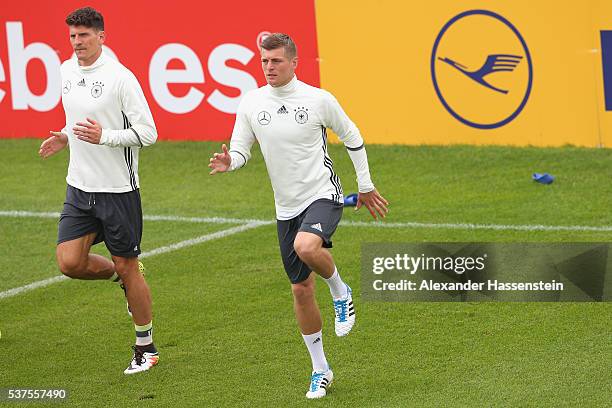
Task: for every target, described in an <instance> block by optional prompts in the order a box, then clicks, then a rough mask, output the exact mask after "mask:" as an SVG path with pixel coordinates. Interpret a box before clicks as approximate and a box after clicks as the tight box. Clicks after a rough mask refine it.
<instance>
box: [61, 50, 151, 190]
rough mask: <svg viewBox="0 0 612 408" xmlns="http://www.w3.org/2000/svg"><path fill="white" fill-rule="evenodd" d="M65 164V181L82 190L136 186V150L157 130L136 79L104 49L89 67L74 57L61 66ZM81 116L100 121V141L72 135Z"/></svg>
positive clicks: (147, 142)
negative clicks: (66, 149)
mask: <svg viewBox="0 0 612 408" xmlns="http://www.w3.org/2000/svg"><path fill="white" fill-rule="evenodd" d="M61 76H62V104H63V106H64V112H65V113H66V126H65V127H64V129H62V132H63V133H65V134H66V135H68V143H69V146H70V164H69V166H68V175H67V176H66V182H67V183H68V184H70V185H71V186H73V187H76V188H78V189H80V190H83V191H86V192H106V193H123V192H127V191H132V190H136V189H137V188H139V181H138V151H139V150H140V148H141V147H143V146H149V145H151V144H153V143H155V141H156V140H157V130H156V129H155V123H154V122H153V116H152V115H151V111H150V110H149V105H148V104H147V101H146V99H145V96H144V94H143V92H142V88H141V87H140V84H139V83H138V80H137V79H136V77H135V76H134V74H132V72H131V71H130V70H128V69H127V68H126V67H124V66H123V65H122V64H121V63H119V62H118V61H116V60H114V59H113V58H110V57H109V56H107V55H105V54H104V52H103V53H102V54H101V55H100V57H99V58H98V59H97V60H96V62H95V63H93V64H92V65H90V66H87V67H82V66H80V65H79V64H78V60H77V59H76V58H74V57H73V58H71V59H69V60H67V61H65V62H64V63H63V64H62V66H61ZM87 118H90V119H93V120H95V121H97V122H98V123H99V124H100V126H102V129H103V130H102V138H101V140H100V144H99V145H97V144H91V143H88V142H84V141H82V140H79V139H77V137H76V136H75V135H74V133H73V130H72V129H73V128H74V127H75V126H76V123H77V122H85V123H86V122H87Z"/></svg>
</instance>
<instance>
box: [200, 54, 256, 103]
mask: <svg viewBox="0 0 612 408" xmlns="http://www.w3.org/2000/svg"><path fill="white" fill-rule="evenodd" d="M254 55H255V53H254V52H253V51H251V50H249V49H248V48H246V47H244V46H242V45H238V44H221V45H219V46H218V47H216V48H215V49H214V50H212V52H211V53H210V56H209V57H208V72H210V75H211V76H212V78H213V79H214V80H215V81H217V82H218V83H220V84H222V85H226V86H230V87H232V88H238V89H239V90H240V95H238V96H236V97H229V96H226V95H224V94H223V93H222V92H221V91H218V90H214V91H213V93H212V94H211V95H210V97H209V98H208V103H210V104H211V105H212V106H213V107H214V108H216V109H218V110H220V111H221V112H225V113H236V112H237V111H238V103H239V102H240V98H241V97H242V96H243V95H244V94H245V93H246V92H247V91H250V90H251V89H255V88H257V81H255V78H253V77H252V76H251V75H250V74H249V73H248V72H245V71H241V70H239V69H236V68H232V67H228V66H227V65H225V63H226V62H227V61H228V60H236V61H238V62H240V63H242V65H246V64H248V63H249V61H250V60H251V58H253V56H254Z"/></svg>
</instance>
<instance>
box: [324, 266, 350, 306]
mask: <svg viewBox="0 0 612 408" xmlns="http://www.w3.org/2000/svg"><path fill="white" fill-rule="evenodd" d="M324 280H325V282H327V285H328V286H329V291H330V292H331V295H332V297H333V298H334V300H338V299H340V298H343V297H345V296H346V295H347V292H348V291H347V289H346V284H345V283H344V281H343V280H342V278H341V277H340V274H339V273H338V268H336V267H335V266H334V274H333V275H332V276H331V277H330V278H329V279H324Z"/></svg>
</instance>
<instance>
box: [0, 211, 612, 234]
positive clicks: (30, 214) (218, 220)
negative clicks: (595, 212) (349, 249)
mask: <svg viewBox="0 0 612 408" xmlns="http://www.w3.org/2000/svg"><path fill="white" fill-rule="evenodd" d="M59 215H60V214H59V213H56V212H32V211H0V217H13V218H20V217H34V218H59ZM143 218H144V219H145V220H147V221H177V222H192V223H210V224H243V223H259V224H260V225H268V224H274V223H275V221H271V220H257V219H248V218H247V219H244V218H223V217H181V216H174V215H145V216H144V217H143ZM340 225H344V226H347V227H375V228H445V229H460V230H470V229H488V230H498V231H594V232H612V226H606V225H604V226H591V225H539V224H535V225H511V224H509V225H499V224H468V223H439V224H437V223H426V222H382V221H379V222H375V221H370V222H368V221H342V222H340Z"/></svg>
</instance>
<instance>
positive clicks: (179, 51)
mask: <svg viewBox="0 0 612 408" xmlns="http://www.w3.org/2000/svg"><path fill="white" fill-rule="evenodd" d="M173 59H179V60H181V61H182V62H183V64H185V69H167V68H166V67H167V66H168V62H170V61H171V60H173ZM179 83H181V84H193V83H196V84H202V83H204V72H203V71H202V65H201V64H200V61H199V59H198V56H197V55H196V54H195V52H193V50H192V49H191V48H189V47H187V46H186V45H183V44H176V43H172V44H166V45H162V46H161V47H159V48H158V49H157V51H155V53H154V54H153V58H152V59H151V64H150V65H149V85H150V86H151V93H152V94H153V97H154V98H155V100H156V101H157V103H158V104H159V105H160V106H161V107H162V108H163V109H165V110H167V111H168V112H172V113H188V112H191V111H192V110H194V109H195V108H197V107H198V105H199V104H200V103H201V102H202V99H204V93H203V92H201V91H199V90H197V89H195V88H194V87H191V88H190V89H189V92H187V95H185V96H181V97H177V96H174V95H172V93H170V90H169V89H168V84H179Z"/></svg>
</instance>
